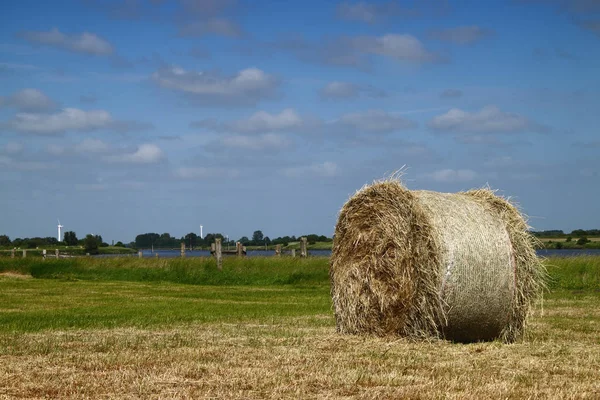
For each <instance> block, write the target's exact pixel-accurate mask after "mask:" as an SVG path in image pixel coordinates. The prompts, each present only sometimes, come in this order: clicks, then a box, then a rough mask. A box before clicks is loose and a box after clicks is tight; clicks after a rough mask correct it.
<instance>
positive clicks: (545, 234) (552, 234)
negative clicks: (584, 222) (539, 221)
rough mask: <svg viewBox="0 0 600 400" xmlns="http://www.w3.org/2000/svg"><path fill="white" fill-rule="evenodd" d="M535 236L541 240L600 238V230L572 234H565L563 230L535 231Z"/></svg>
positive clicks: (577, 230)
mask: <svg viewBox="0 0 600 400" xmlns="http://www.w3.org/2000/svg"><path fill="white" fill-rule="evenodd" d="M531 233H532V235H533V236H536V237H541V238H565V237H585V236H600V229H588V230H585V229H575V230H574V231H572V232H571V233H565V232H563V231H562V230H557V229H553V230H548V231H534V232H531Z"/></svg>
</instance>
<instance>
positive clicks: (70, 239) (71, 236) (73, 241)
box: [63, 231, 79, 246]
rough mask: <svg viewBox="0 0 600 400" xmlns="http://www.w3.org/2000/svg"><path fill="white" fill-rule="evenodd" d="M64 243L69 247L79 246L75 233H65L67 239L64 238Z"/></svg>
mask: <svg viewBox="0 0 600 400" xmlns="http://www.w3.org/2000/svg"><path fill="white" fill-rule="evenodd" d="M63 241H64V242H65V243H66V244H67V246H75V245H77V242H78V241H79V240H78V239H77V235H76V234H75V232H73V231H68V232H65V237H64V239H63Z"/></svg>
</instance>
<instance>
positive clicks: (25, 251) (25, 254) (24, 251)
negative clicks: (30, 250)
mask: <svg viewBox="0 0 600 400" xmlns="http://www.w3.org/2000/svg"><path fill="white" fill-rule="evenodd" d="M25 257H27V250H23V258H25Z"/></svg>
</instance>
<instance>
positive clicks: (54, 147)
mask: <svg viewBox="0 0 600 400" xmlns="http://www.w3.org/2000/svg"><path fill="white" fill-rule="evenodd" d="M65 151H66V148H65V146H61V145H58V144H54V143H52V144H49V145H47V146H46V152H47V153H48V154H52V155H53V156H60V155H62V154H64V153H65Z"/></svg>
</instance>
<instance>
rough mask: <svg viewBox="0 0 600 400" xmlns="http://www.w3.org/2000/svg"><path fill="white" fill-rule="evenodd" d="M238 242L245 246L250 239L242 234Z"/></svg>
mask: <svg viewBox="0 0 600 400" xmlns="http://www.w3.org/2000/svg"><path fill="white" fill-rule="evenodd" d="M238 242H240V243H241V244H243V245H244V246H247V245H248V244H249V243H250V239H248V237H247V236H242V237H241V238H240V239H239V240H238Z"/></svg>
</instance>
